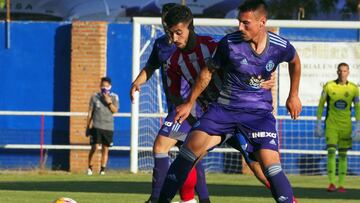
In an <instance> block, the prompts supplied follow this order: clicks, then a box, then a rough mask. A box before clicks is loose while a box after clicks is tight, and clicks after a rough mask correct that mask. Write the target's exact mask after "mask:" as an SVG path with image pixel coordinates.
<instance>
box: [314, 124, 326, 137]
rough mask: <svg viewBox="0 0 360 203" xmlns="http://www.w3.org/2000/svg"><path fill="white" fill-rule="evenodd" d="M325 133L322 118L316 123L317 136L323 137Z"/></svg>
mask: <svg viewBox="0 0 360 203" xmlns="http://www.w3.org/2000/svg"><path fill="white" fill-rule="evenodd" d="M323 135H324V130H323V127H322V122H321V120H317V121H316V124H315V137H319V138H320V137H322V136H323Z"/></svg>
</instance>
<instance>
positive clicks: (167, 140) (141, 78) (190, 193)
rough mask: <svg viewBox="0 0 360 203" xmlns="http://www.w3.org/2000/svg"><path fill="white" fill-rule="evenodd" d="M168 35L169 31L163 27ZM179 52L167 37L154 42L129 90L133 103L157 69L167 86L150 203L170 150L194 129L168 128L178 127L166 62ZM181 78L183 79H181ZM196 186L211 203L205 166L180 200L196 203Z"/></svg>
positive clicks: (155, 196)
mask: <svg viewBox="0 0 360 203" xmlns="http://www.w3.org/2000/svg"><path fill="white" fill-rule="evenodd" d="M177 5H178V4H175V3H168V4H165V5H164V6H163V9H162V20H163V18H164V16H165V14H166V13H167V12H168V11H169V10H170V9H171V8H173V7H175V6H177ZM163 27H164V30H165V32H166V31H167V28H166V26H165V24H164V23H163ZM176 49H177V47H176V45H175V44H173V43H171V42H170V39H169V37H168V36H167V35H163V36H161V37H159V38H157V39H156V40H155V43H154V45H153V50H152V52H151V55H150V57H149V59H148V61H147V63H146V65H145V67H144V68H143V69H142V70H141V72H140V73H139V75H138V77H137V78H136V79H135V81H134V82H133V83H132V85H131V89H130V99H131V101H133V100H134V93H135V92H136V91H140V86H141V85H142V84H144V83H145V82H146V81H147V80H148V79H150V77H151V76H152V74H153V73H154V71H155V70H156V69H158V68H159V67H161V68H160V71H161V76H162V82H163V86H164V92H165V95H166V99H167V104H168V111H169V115H168V116H167V118H166V119H165V121H164V123H163V126H162V127H161V129H160V131H159V133H158V136H157V137H156V140H155V142H154V146H153V154H154V168H153V178H152V192H151V196H150V198H149V200H148V201H147V203H152V202H157V200H158V198H159V194H160V189H161V186H162V184H163V182H164V179H165V175H166V173H167V170H168V168H169V165H170V159H169V156H168V152H169V150H170V149H171V148H172V147H173V146H174V145H176V144H179V142H180V143H182V142H183V141H184V140H185V137H186V135H187V133H188V132H189V131H190V129H191V125H190V124H189V123H187V122H184V123H183V125H178V124H176V127H177V128H178V130H177V131H176V132H173V131H172V130H168V129H169V128H170V129H171V127H174V126H175V123H174V122H172V120H173V119H174V116H175V111H174V109H175V102H174V101H173V100H172V99H171V97H170V96H169V94H170V93H169V91H170V90H169V88H168V85H167V80H168V75H167V72H166V69H167V60H168V59H169V57H170V56H171V55H172V54H173V53H174V52H175V50H176ZM179 77H180V76H179ZM194 186H195V189H196V192H197V194H198V196H199V200H200V203H201V202H203V203H206V202H210V200H209V192H208V190H207V187H206V180H205V170H204V167H203V165H202V164H201V163H200V164H198V165H197V167H196V169H195V170H192V172H191V174H190V175H189V178H188V179H187V180H186V183H185V184H184V185H183V187H182V188H181V189H180V197H181V199H182V201H184V202H194V201H195V200H194Z"/></svg>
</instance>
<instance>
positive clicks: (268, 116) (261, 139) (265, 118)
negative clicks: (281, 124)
mask: <svg viewBox="0 0 360 203" xmlns="http://www.w3.org/2000/svg"><path fill="white" fill-rule="evenodd" d="M244 115H245V118H246V117H248V118H249V119H244V120H242V121H239V129H240V130H241V132H243V134H244V135H245V136H247V140H248V141H249V142H248V146H247V149H246V151H247V152H249V153H253V152H257V151H258V150H261V149H269V150H273V151H278V147H279V137H278V133H277V130H276V120H275V118H274V116H273V115H272V113H271V112H265V113H264V114H259V113H258V114H249V113H244Z"/></svg>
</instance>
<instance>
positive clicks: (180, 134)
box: [158, 110, 191, 142]
mask: <svg viewBox="0 0 360 203" xmlns="http://www.w3.org/2000/svg"><path fill="white" fill-rule="evenodd" d="M175 115H176V111H175V110H173V111H171V112H170V113H169V114H168V115H167V116H166V118H165V121H164V123H163V125H162V126H161V128H160V130H159V133H158V135H163V136H165V137H169V138H172V139H175V140H178V141H182V142H184V141H185V139H186V137H187V135H188V133H189V131H190V130H191V125H190V124H189V122H187V121H186V120H185V121H183V122H182V124H179V123H177V122H174V119H175Z"/></svg>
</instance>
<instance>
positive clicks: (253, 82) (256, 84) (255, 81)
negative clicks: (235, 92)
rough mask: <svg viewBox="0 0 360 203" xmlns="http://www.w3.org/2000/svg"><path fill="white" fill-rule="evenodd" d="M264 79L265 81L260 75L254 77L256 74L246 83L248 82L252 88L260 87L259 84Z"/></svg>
mask: <svg viewBox="0 0 360 203" xmlns="http://www.w3.org/2000/svg"><path fill="white" fill-rule="evenodd" d="M264 81H265V79H263V78H262V76H261V75H259V76H257V77H256V76H251V78H250V80H249V82H248V84H249V85H250V86H251V87H252V88H255V89H260V84H261V83H262V82H264Z"/></svg>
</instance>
